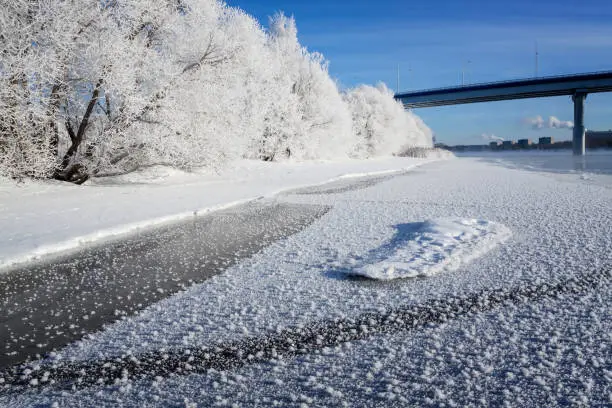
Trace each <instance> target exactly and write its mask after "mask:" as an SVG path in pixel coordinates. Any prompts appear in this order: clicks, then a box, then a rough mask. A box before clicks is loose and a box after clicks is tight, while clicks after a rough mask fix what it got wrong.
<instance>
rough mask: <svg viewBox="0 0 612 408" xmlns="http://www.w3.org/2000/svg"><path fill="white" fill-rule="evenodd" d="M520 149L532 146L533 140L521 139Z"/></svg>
mask: <svg viewBox="0 0 612 408" xmlns="http://www.w3.org/2000/svg"><path fill="white" fill-rule="evenodd" d="M517 144H518V145H519V147H523V148H524V147H529V146H530V145H531V140H529V139H519V140H518V143H517Z"/></svg>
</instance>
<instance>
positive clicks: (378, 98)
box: [344, 84, 432, 157]
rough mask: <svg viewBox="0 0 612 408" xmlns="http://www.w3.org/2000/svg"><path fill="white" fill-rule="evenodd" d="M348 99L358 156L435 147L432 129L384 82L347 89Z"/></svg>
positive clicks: (355, 151) (354, 153)
mask: <svg viewBox="0 0 612 408" xmlns="http://www.w3.org/2000/svg"><path fill="white" fill-rule="evenodd" d="M344 100H345V101H346V103H347V104H348V106H349V108H350V111H351V114H352V119H353V131H354V132H355V143H354V150H353V152H352V153H353V155H354V156H356V157H372V156H378V155H390V154H393V153H398V152H400V151H401V150H402V149H403V148H405V147H406V146H423V147H431V145H432V133H431V130H430V129H429V128H428V127H427V126H426V125H425V123H423V121H422V120H421V119H420V118H419V117H418V116H416V115H414V114H413V113H412V112H409V111H408V112H407V111H405V110H404V108H403V106H402V105H401V103H399V102H398V101H396V100H395V99H394V98H393V93H392V92H391V91H390V90H389V89H388V88H387V87H386V86H385V85H384V84H379V85H378V86H376V87H372V86H368V85H361V86H358V87H356V88H354V89H351V90H349V91H347V92H346V93H345V95H344Z"/></svg>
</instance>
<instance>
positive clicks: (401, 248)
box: [347, 218, 511, 280]
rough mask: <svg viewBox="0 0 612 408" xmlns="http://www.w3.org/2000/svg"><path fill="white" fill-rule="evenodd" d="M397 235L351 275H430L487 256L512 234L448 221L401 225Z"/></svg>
mask: <svg viewBox="0 0 612 408" xmlns="http://www.w3.org/2000/svg"><path fill="white" fill-rule="evenodd" d="M395 228H396V229H397V232H396V233H395V235H394V236H393V237H392V238H391V240H390V241H388V242H386V243H385V244H383V245H382V246H380V247H379V248H376V249H374V250H372V251H370V253H369V254H368V255H367V256H366V258H365V259H364V260H363V261H362V264H361V265H360V266H357V267H354V268H350V269H348V270H347V273H348V274H351V275H360V276H365V277H368V278H371V279H377V280H391V279H398V278H412V277H417V276H428V275H433V274H435V273H438V272H440V271H442V270H454V269H457V268H458V267H459V266H460V265H462V264H465V263H467V262H470V261H471V260H473V259H475V258H478V257H480V256H482V255H484V254H485V253H486V252H488V251H490V250H491V249H493V248H494V247H495V246H496V245H497V244H499V243H501V242H503V241H505V240H506V239H508V238H509V237H510V235H511V232H510V230H509V229H508V228H507V227H505V226H504V225H502V224H498V223H495V222H491V221H485V220H478V219H462V218H446V219H437V220H428V221H425V222H417V223H408V224H399V225H396V226H395Z"/></svg>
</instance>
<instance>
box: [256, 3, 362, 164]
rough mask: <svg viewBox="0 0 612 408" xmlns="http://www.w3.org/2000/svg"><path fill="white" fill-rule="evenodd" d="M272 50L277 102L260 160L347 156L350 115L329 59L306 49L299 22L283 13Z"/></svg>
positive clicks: (274, 25) (275, 20) (273, 30)
mask: <svg viewBox="0 0 612 408" xmlns="http://www.w3.org/2000/svg"><path fill="white" fill-rule="evenodd" d="M268 46H269V48H270V51H271V53H272V55H273V60H274V61H275V64H274V65H273V66H272V70H273V71H274V74H273V81H274V89H275V90H276V92H275V94H276V97H275V99H274V101H273V102H272V104H270V105H268V114H267V115H266V118H265V121H266V122H265V129H264V134H263V135H262V139H261V142H260V149H259V155H260V156H261V157H263V158H264V159H267V160H273V159H275V158H277V157H279V156H281V157H283V156H284V157H288V156H290V157H294V158H299V159H312V158H318V157H338V156H342V155H346V144H347V143H350V139H351V136H352V130H351V120H350V113H349V111H348V109H347V106H346V104H345V103H344V102H343V100H342V97H341V95H340V93H339V91H338V89H337V86H336V84H335V82H334V81H333V80H332V79H331V78H330V76H329V74H328V71H327V62H326V61H325V59H324V58H323V56H322V55H321V54H318V53H310V52H308V50H307V49H306V48H304V47H302V46H301V45H300V43H299V41H298V38H297V28H296V24H295V20H294V19H293V18H290V17H287V16H285V15H284V14H282V13H278V14H276V15H275V16H274V17H272V18H271V19H270V28H269V40H268Z"/></svg>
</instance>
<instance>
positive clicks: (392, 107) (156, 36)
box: [0, 0, 431, 183]
mask: <svg viewBox="0 0 612 408" xmlns="http://www.w3.org/2000/svg"><path fill="white" fill-rule="evenodd" d="M0 56H1V57H0V58H1V59H0V175H2V176H8V177H13V178H23V177H35V178H50V177H53V178H56V179H59V180H65V181H71V182H75V183H82V182H84V181H86V180H87V179H88V178H89V177H92V176H104V175H108V174H117V173H125V172H130V171H133V170H135V169H138V168H141V167H145V166H151V165H156V164H164V165H168V166H172V167H179V168H184V169H189V168H192V167H196V166H213V167H214V166H220V165H222V164H223V163H224V162H226V161H228V160H231V159H234V158H240V157H247V158H255V159H260V160H270V161H273V160H274V161H276V160H285V159H289V158H291V159H297V160H307V159H318V158H330V159H331V158H342V157H370V156H375V155H381V154H392V153H395V152H397V151H399V150H401V148H404V147H405V146H406V145H408V146H411V145H430V144H431V132H430V131H429V129H428V128H427V127H426V126H425V125H424V124H423V123H422V121H421V120H420V119H419V118H418V117H416V116H414V115H413V114H412V113H410V112H405V111H404V110H403V109H402V107H401V105H399V104H398V103H396V102H395V101H394V100H393V97H392V94H391V93H390V92H389V91H388V90H387V89H386V88H384V87H379V88H372V87H366V86H362V87H358V88H356V89H353V90H350V91H348V92H347V93H345V94H343V93H342V92H340V91H339V89H338V86H337V84H336V83H335V81H334V80H333V79H332V78H331V77H330V75H329V73H328V70H327V66H328V62H327V61H326V60H325V59H324V57H323V56H322V55H320V54H318V53H316V52H310V51H308V50H307V49H306V48H305V47H303V46H302V45H301V44H300V43H299V41H298V36H297V28H296V24H295V20H294V19H293V18H290V17H286V16H285V15H283V14H276V15H275V16H274V17H272V18H271V19H270V24H269V29H267V30H266V29H263V28H262V27H261V26H260V25H259V23H258V22H257V21H256V20H255V19H253V18H252V17H251V16H249V15H247V14H246V13H244V12H243V11H242V10H240V9H237V8H232V7H229V6H227V5H226V4H224V3H222V2H219V1H216V0H146V1H145V0H114V1H102V2H100V1H91V0H89V1H78V0H0Z"/></svg>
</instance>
